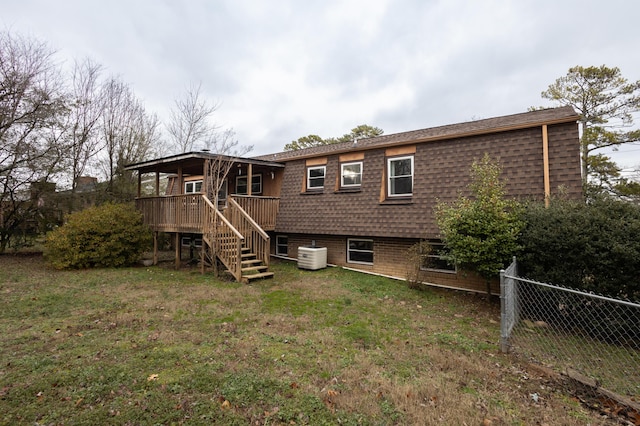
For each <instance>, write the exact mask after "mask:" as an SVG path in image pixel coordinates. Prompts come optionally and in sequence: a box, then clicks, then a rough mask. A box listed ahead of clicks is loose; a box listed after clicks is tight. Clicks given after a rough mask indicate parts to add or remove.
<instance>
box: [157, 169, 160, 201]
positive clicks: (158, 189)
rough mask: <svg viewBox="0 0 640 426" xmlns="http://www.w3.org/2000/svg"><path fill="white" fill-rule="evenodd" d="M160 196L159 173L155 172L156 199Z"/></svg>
mask: <svg viewBox="0 0 640 426" xmlns="http://www.w3.org/2000/svg"><path fill="white" fill-rule="evenodd" d="M159 195H160V172H156V197H157V196H159Z"/></svg>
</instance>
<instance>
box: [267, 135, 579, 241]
mask: <svg viewBox="0 0 640 426" xmlns="http://www.w3.org/2000/svg"><path fill="white" fill-rule="evenodd" d="M578 149H579V146H578V138H577V124H576V123H565V124H558V125H554V126H550V127H549V156H550V164H551V166H550V183H551V191H552V193H557V192H558V186H559V185H563V186H564V187H565V190H566V193H567V194H568V195H569V196H571V197H579V196H580V194H581V186H580V185H581V184H580V175H579V174H580V168H579V152H578ZM485 153H488V154H489V155H490V156H491V157H492V158H494V159H498V160H499V161H500V164H501V165H502V168H503V177H504V178H506V180H507V185H506V188H507V193H508V195H510V196H514V197H519V198H535V199H542V198H544V173H543V153H542V129H541V127H534V128H529V129H517V130H512V131H506V132H499V133H496V134H485V135H480V136H470V137H464V138H458V139H450V140H444V141H431V142H428V143H422V144H418V145H417V146H416V153H415V156H414V187H413V196H412V197H411V199H410V200H390V201H389V204H387V203H386V202H383V203H380V194H381V192H382V193H386V190H385V188H384V187H381V184H382V185H386V180H384V179H383V174H384V173H385V168H386V157H385V149H384V148H380V149H372V150H368V151H365V156H364V160H363V175H362V185H361V188H360V191H357V192H345V193H342V192H336V191H335V181H336V179H338V178H339V174H340V162H339V155H337V154H336V155H329V156H328V157H327V169H326V178H325V179H326V181H325V188H324V190H323V191H322V194H319V195H303V194H301V193H300V186H299V179H300V176H303V175H305V173H306V171H305V168H304V160H295V161H290V162H288V163H287V167H286V170H285V175H284V181H283V188H282V200H281V204H280V213H279V215H278V220H277V225H276V229H277V230H278V231H282V232H297V233H314V234H326V235H332V234H333V235H354V236H377V237H398V238H424V237H435V236H437V235H438V230H437V227H436V224H435V218H434V215H433V208H434V206H435V204H436V201H437V200H442V201H445V202H450V201H453V200H454V199H456V198H457V196H458V195H459V194H460V193H463V194H464V193H466V191H467V189H466V187H467V185H468V184H469V182H470V168H471V164H472V163H473V161H474V160H476V159H480V158H482V156H483V155H484V154H485Z"/></svg>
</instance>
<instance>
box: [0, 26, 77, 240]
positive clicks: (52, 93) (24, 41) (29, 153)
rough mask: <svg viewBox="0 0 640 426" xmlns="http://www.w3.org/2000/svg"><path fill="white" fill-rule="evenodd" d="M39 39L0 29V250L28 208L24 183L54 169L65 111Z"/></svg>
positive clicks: (24, 218) (25, 217)
mask: <svg viewBox="0 0 640 426" xmlns="http://www.w3.org/2000/svg"><path fill="white" fill-rule="evenodd" d="M52 56H53V51H52V50H50V49H49V48H48V46H47V45H46V44H45V43H42V42H39V41H36V40H32V39H28V38H22V37H19V36H12V35H10V34H9V33H7V32H0V191H1V192H0V252H3V251H4V250H5V249H6V248H7V246H8V244H9V242H10V240H11V238H12V236H13V235H15V233H16V230H17V229H19V228H20V227H21V226H24V225H25V223H26V222H27V220H28V219H29V217H30V215H31V214H32V213H33V211H32V210H33V203H30V201H31V200H30V199H29V198H30V194H29V191H28V190H29V185H30V184H31V183H32V182H34V181H43V182H46V181H48V180H49V178H50V176H52V175H53V174H55V173H58V172H59V171H60V170H59V168H58V167H59V165H60V155H61V152H62V148H61V134H62V132H61V129H62V121H63V117H64V115H65V114H66V112H67V109H66V105H65V99H64V96H63V93H61V92H60V87H61V86H62V85H61V84H60V79H59V70H58V68H57V67H56V66H55V64H54V62H53V60H52Z"/></svg>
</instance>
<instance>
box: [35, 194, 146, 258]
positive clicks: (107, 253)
mask: <svg viewBox="0 0 640 426" xmlns="http://www.w3.org/2000/svg"><path fill="white" fill-rule="evenodd" d="M150 242H151V231H150V229H149V227H148V226H146V225H144V223H143V220H142V215H141V214H140V213H139V212H138V211H136V209H135V207H134V206H133V205H132V204H104V205H101V206H98V207H91V208H88V209H86V210H83V211H80V212H77V213H73V214H71V215H70V216H69V217H68V221H67V223H66V224H65V225H63V226H61V227H60V228H57V229H56V230H54V231H52V232H50V233H49V234H47V240H46V243H45V251H44V255H45V260H46V261H47V262H48V263H49V265H51V266H53V267H54V268H57V269H77V268H90V267H114V266H116V267H117V266H127V265H131V264H133V263H135V262H136V261H137V260H138V259H139V258H140V255H141V254H142V252H143V251H144V250H145V249H146V248H148V246H149V245H150Z"/></svg>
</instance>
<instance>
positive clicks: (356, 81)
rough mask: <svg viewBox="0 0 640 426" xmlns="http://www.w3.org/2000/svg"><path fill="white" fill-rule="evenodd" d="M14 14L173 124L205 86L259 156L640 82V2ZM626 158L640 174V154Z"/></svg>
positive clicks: (10, 23)
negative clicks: (295, 144) (557, 89)
mask: <svg viewBox="0 0 640 426" xmlns="http://www.w3.org/2000/svg"><path fill="white" fill-rule="evenodd" d="M0 10H1V12H0V26H1V27H4V28H3V29H4V30H8V31H10V32H12V33H20V34H21V35H26V36H31V37H34V38H37V39H40V40H43V41H46V42H48V43H49V45H50V46H51V47H52V48H53V49H55V50H57V51H58V55H57V58H58V59H60V60H61V61H65V62H66V63H71V62H73V59H74V58H75V59H82V58H84V57H90V58H92V59H94V60H95V61H97V62H99V63H101V64H102V65H103V66H104V67H105V68H106V70H107V72H108V73H110V74H115V75H119V76H121V78H122V79H123V81H125V82H127V83H128V84H130V85H131V87H132V88H133V89H134V91H135V92H136V94H137V95H138V97H139V98H141V99H142V100H143V101H144V103H145V105H146V107H147V109H148V110H149V111H152V112H156V113H157V114H158V116H159V117H160V118H161V119H162V120H163V121H166V118H167V116H168V110H169V108H171V105H172V103H173V100H174V99H175V98H176V97H177V96H179V95H180V94H181V93H183V92H184V89H185V88H186V87H187V86H188V85H189V84H190V83H195V84H198V83H201V84H202V90H203V93H204V95H205V96H206V98H207V99H208V100H209V101H210V102H212V103H213V102H216V103H219V104H220V107H219V109H218V111H217V112H216V122H217V124H218V125H220V126H223V127H227V128H233V129H234V130H235V132H236V134H237V136H238V139H239V140H240V142H241V143H242V144H245V145H254V146H255V148H254V151H253V154H256V155H258V154H266V153H270V152H277V151H281V150H282V148H283V146H284V145H285V144H286V143H288V142H291V141H292V140H295V139H297V138H299V137H300V136H304V135H308V134H318V135H320V136H322V137H330V136H341V135H342V134H344V133H348V132H349V130H350V129H351V128H353V127H355V126H357V125H359V124H370V125H374V126H377V127H381V128H382V129H383V130H384V131H385V133H386V134H391V133H397V132H402V131H407V130H415V129H421V128H426V127H433V126H439V125H444V124H452V123H458V122H463V121H469V120H472V119H479V118H489V117H494V116H499V115H506V114H513V113H519V112H524V111H526V110H527V108H528V107H530V106H551V104H550V103H549V102H548V101H546V100H543V99H542V98H541V96H540V92H541V91H543V90H545V89H546V88H547V86H548V85H549V84H551V83H552V82H553V81H555V79H556V78H558V77H560V76H563V75H565V74H566V72H567V70H568V69H569V68H570V67H572V66H575V65H583V66H590V65H598V66H599V65H602V64H605V65H607V66H610V67H613V66H617V67H619V68H620V69H621V71H622V74H623V75H624V76H625V77H626V78H628V79H629V80H638V79H640V55H639V54H638V51H639V45H640V43H639V42H640V31H639V30H638V17H639V16H640V2H639V1H636V0H608V1H606V2H604V1H602V0H597V1H596V0H580V1H578V0H576V1H574V0H570V1H563V0H518V1H515V0H514V1H497V0H496V1H490V0H484V1H471V0H469V1H452V0H447V1H444V0H443V1H430V0H422V1H420V0H399V1H391V0H388V1H387V0H364V1H355V0H353V1H348V0H337V1H333V0H326V1H315V0H282V1H266V0H265V1H258V0H228V1H225V0H219V1H217V0H190V1H186V0H185V1H177V0H175V1H170V0H164V1H162V0H126V1H125V0H109V1H106V0H104V1H97V0H96V1H88V0H77V1H72V0H55V1H53V0H20V1H16V0H0ZM637 124H638V123H637ZM636 154H637V155H636ZM613 158H614V159H615V160H616V161H618V162H619V163H621V165H623V166H624V167H633V166H639V165H640V146H635V147H630V148H629V149H627V150H626V151H625V154H623V155H620V154H618V155H614V156H613ZM636 159H637V160H636Z"/></svg>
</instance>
